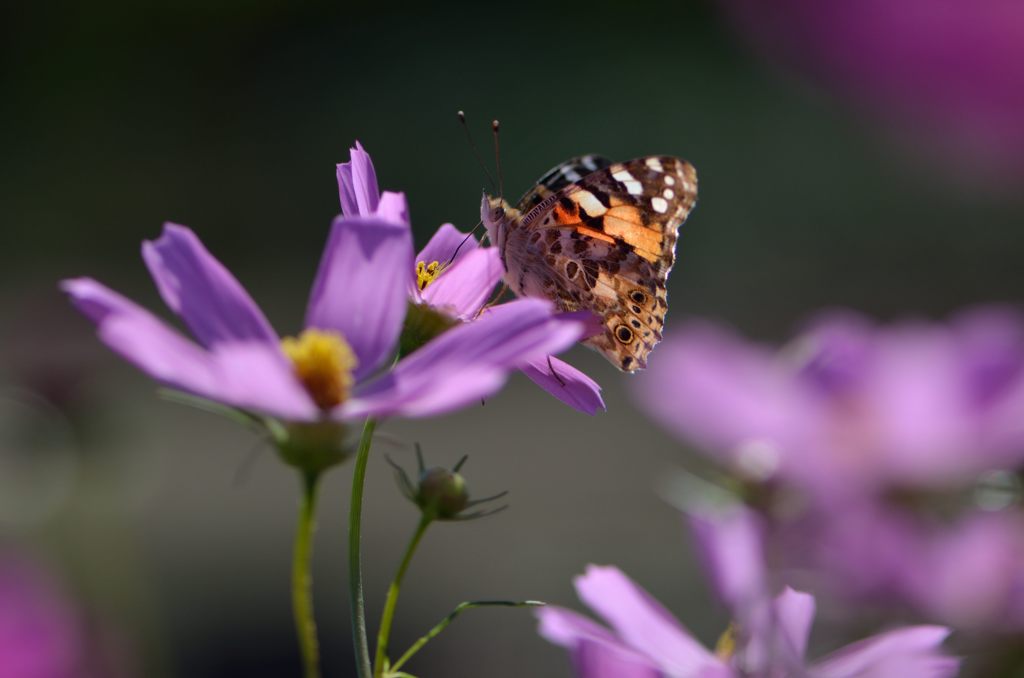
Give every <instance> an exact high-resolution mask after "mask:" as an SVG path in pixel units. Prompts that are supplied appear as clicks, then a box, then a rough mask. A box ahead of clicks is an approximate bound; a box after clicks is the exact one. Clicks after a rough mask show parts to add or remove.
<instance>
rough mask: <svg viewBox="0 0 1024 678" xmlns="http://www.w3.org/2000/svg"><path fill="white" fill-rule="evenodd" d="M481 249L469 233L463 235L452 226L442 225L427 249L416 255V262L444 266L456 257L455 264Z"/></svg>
mask: <svg viewBox="0 0 1024 678" xmlns="http://www.w3.org/2000/svg"><path fill="white" fill-rule="evenodd" d="M467 236H469V237H467ZM479 247H480V243H478V242H477V240H476V238H474V237H472V236H471V235H470V234H469V233H463V232H462V231H460V230H459V229H457V228H455V226H453V225H452V224H442V225H441V228H439V229H437V232H436V233H434V235H433V236H432V237H431V238H430V241H429V242H428V243H427V245H426V247H424V248H423V249H422V250H421V251H420V252H419V254H417V255H416V261H423V262H426V263H428V264H429V263H430V262H432V261H437V262H439V263H442V264H443V263H445V262H447V261H449V260H451V259H452V257H453V256H454V257H455V259H454V260H453V261H452V264H454V263H455V262H457V261H459V260H460V259H462V258H463V257H464V256H466V255H467V254H469V253H470V252H473V251H474V250H476V249H478V248H479ZM456 250H457V251H458V253H456Z"/></svg>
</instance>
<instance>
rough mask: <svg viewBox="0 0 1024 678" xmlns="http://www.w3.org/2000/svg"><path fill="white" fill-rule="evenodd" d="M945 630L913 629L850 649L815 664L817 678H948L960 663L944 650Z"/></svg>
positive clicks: (889, 634) (947, 631) (855, 645)
mask: <svg viewBox="0 0 1024 678" xmlns="http://www.w3.org/2000/svg"><path fill="white" fill-rule="evenodd" d="M948 635H949V629H947V628H944V627H942V626H910V627H906V628H902V629H897V630H895V631H889V632H888V633H882V634H880V635H877V636H873V637H871V638H868V639H866V640H862V641H860V642H859V643H854V644H853V645H849V646H847V647H845V648H843V649H842V650H839V651H838V652H835V653H833V654H831V655H829V656H828V657H827V658H825V659H824V660H822V661H821V662H818V663H817V664H815V665H814V666H813V667H812V669H811V676H813V677H814V678H901V677H902V676H914V678H945V677H946V676H954V675H956V673H957V671H958V670H959V662H958V661H957V660H956V659H954V658H952V657H949V656H948V655H946V654H945V653H944V652H943V651H942V648H941V645H942V642H943V641H944V640H945V639H946V637H947V636H948Z"/></svg>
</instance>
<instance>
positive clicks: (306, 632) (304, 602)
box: [292, 472, 320, 678]
mask: <svg viewBox="0 0 1024 678" xmlns="http://www.w3.org/2000/svg"><path fill="white" fill-rule="evenodd" d="M319 478H320V474H319V472H303V473H302V505H301V508H300V510H299V524H298V528H297V530H296V532H295V550H294V554H293V557H292V612H293V614H294V615H295V631H296V633H297V634H298V637H299V651H300V653H301V654H302V668H303V675H304V676H305V678H319V677H320V646H319V643H318V642H317V639H316V619H315V618H314V616H313V575H312V572H311V561H312V555H313V529H314V527H315V518H314V516H315V513H316V489H317V481H318V480H319Z"/></svg>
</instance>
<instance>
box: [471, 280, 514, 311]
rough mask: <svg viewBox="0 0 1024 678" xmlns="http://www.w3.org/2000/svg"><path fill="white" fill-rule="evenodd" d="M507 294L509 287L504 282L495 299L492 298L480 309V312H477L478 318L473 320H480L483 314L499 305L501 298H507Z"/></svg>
mask: <svg viewBox="0 0 1024 678" xmlns="http://www.w3.org/2000/svg"><path fill="white" fill-rule="evenodd" d="M505 292H508V285H507V284H506V283H504V282H503V283H501V289H499V290H498V293H497V294H496V295H494V297H492V298H491V300H490V301H488V302H487V303H486V304H484V305H483V306H481V307H480V310H479V311H477V312H476V316H475V317H474V318H473V320H476V319H477V318H479V317H480V316H481V314H483V312H484V311H486V310H487V309H489V308H490V307H492V306H495V305H497V303H498V302H499V301H500V300H501V298H502V297H503V296H505Z"/></svg>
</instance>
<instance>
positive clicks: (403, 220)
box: [374, 191, 409, 228]
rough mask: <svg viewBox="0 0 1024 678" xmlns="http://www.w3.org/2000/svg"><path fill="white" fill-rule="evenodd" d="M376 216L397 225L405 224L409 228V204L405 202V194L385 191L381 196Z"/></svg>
mask: <svg viewBox="0 0 1024 678" xmlns="http://www.w3.org/2000/svg"><path fill="white" fill-rule="evenodd" d="M374 216H376V217H378V218H380V219H383V220H385V221H390V222H392V223H396V224H405V226H406V227H407V228H408V227H409V204H408V203H407V202H406V200H405V194H404V193H395V192H394V191H384V193H382V194H381V196H380V203H379V204H378V205H377V211H376V212H374Z"/></svg>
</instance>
